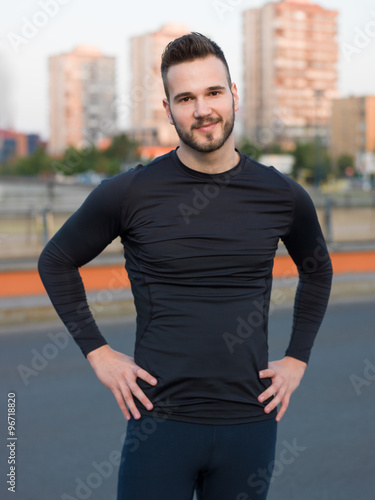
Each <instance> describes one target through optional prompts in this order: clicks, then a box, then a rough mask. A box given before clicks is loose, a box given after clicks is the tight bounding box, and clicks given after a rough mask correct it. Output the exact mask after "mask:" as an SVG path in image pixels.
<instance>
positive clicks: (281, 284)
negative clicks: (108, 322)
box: [0, 273, 375, 327]
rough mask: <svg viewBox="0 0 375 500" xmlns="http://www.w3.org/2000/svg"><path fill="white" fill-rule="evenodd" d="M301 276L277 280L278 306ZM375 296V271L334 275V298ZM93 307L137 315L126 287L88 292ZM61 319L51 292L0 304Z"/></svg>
mask: <svg viewBox="0 0 375 500" xmlns="http://www.w3.org/2000/svg"><path fill="white" fill-rule="evenodd" d="M297 281H298V280H297V278H288V279H277V280H274V285H273V288H272V294H271V302H272V304H273V305H274V306H291V305H292V304H293V301H294V296H295V291H296V286H297ZM358 297H363V298H364V297H375V273H364V274H347V275H337V276H334V279H333V284H332V291H331V297H330V300H331V301H332V300H335V299H343V298H345V299H351V298H352V299H358ZM87 298H88V302H89V304H90V309H91V311H92V313H93V315H94V317H95V318H96V319H102V318H103V319H105V318H113V317H129V316H135V314H136V312H135V307H134V303H133V298H132V294H131V291H130V290H123V291H121V292H118V293H117V294H116V297H115V298H112V297H107V298H105V297H102V296H101V294H100V291H99V292H97V293H95V292H90V293H88V294H87ZM53 321H59V319H58V316H57V314H56V312H55V310H54V308H53V307H52V305H51V303H50V301H49V298H48V297H47V295H43V296H37V297H34V296H31V297H26V296H24V297H21V298H17V299H6V300H4V301H3V303H2V305H1V307H0V324H1V326H2V327H7V326H24V325H25V324H30V323H31V324H36V323H45V322H53Z"/></svg>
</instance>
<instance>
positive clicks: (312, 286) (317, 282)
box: [282, 181, 332, 363]
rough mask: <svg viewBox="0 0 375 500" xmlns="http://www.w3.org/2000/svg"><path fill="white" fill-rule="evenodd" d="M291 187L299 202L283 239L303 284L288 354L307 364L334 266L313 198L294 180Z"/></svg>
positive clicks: (329, 288) (298, 287)
mask: <svg viewBox="0 0 375 500" xmlns="http://www.w3.org/2000/svg"><path fill="white" fill-rule="evenodd" d="M291 187H292V190H293V193H294V199H295V205H294V214H293V220H292V224H291V226H290V229H289V231H288V234H287V235H286V236H285V237H283V238H282V240H283V242H284V244H285V246H286V248H287V250H288V252H289V254H290V256H291V257H292V259H293V261H294V262H295V264H296V266H297V269H298V275H299V282H298V286H297V291H296V296H295V302H294V313H293V326H292V334H291V338H290V342H289V346H288V348H287V350H286V353H285V354H286V356H291V357H294V358H296V359H299V360H301V361H304V362H306V363H307V362H308V361H309V358H310V354H311V349H312V347H313V344H314V340H315V337H316V335H317V333H318V330H319V328H320V325H321V323H322V320H323V317H324V314H325V312H326V309H327V305H328V300H329V295H330V291H331V283H332V264H331V259H330V256H329V253H328V249H327V245H326V242H325V240H324V237H323V233H322V230H321V227H320V224H319V221H318V217H317V214H316V210H315V207H314V205H313V202H312V200H311V198H310V196H309V195H308V193H307V192H306V191H305V190H304V189H303V188H302V187H301V186H300V185H299V184H297V183H296V182H294V181H293V182H292V181H291Z"/></svg>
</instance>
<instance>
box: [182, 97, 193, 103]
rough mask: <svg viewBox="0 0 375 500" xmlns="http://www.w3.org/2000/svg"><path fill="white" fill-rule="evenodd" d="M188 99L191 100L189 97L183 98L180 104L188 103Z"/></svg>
mask: <svg viewBox="0 0 375 500" xmlns="http://www.w3.org/2000/svg"><path fill="white" fill-rule="evenodd" d="M190 99H191V98H190V97H183V98H182V99H181V102H189V101H190Z"/></svg>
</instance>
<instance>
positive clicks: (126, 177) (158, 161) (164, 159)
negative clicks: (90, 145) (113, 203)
mask: <svg viewBox="0 0 375 500" xmlns="http://www.w3.org/2000/svg"><path fill="white" fill-rule="evenodd" d="M171 153H172V152H169V153H166V154H165V155H163V156H158V157H156V158H154V159H153V160H151V161H150V162H148V163H138V164H137V165H135V166H134V167H132V168H130V169H129V170H126V171H125V172H121V173H119V174H117V175H115V176H113V177H109V178H107V179H104V181H103V182H102V184H107V185H108V187H110V186H111V187H115V186H116V187H117V188H119V189H123V188H126V187H128V186H129V185H130V184H132V183H133V181H134V180H135V179H136V178H137V177H141V178H142V177H144V176H147V174H152V173H153V172H154V171H155V169H156V168H159V169H160V166H161V165H163V164H167V163H169V161H170V158H171ZM159 173H160V172H159Z"/></svg>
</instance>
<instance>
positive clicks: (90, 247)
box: [38, 175, 157, 419]
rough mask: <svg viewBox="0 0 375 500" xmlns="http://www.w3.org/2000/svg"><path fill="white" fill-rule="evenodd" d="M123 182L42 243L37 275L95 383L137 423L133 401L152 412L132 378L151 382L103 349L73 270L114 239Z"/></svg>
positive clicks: (95, 195) (104, 188)
mask: <svg viewBox="0 0 375 500" xmlns="http://www.w3.org/2000/svg"><path fill="white" fill-rule="evenodd" d="M128 177H130V175H128ZM124 181H125V182H124ZM128 181H129V179H128V178H127V177H124V176H123V177H121V176H116V177H115V178H113V179H110V180H109V181H105V182H103V183H102V184H101V185H100V186H98V187H97V188H96V189H95V190H94V191H93V192H92V193H91V194H90V195H89V196H88V198H87V199H86V200H85V202H84V203H83V204H82V206H81V207H80V208H79V209H78V210H77V211H76V212H75V213H74V214H73V215H72V216H71V217H70V218H69V219H68V220H67V221H66V223H65V224H64V225H63V226H62V228H61V229H60V230H59V231H58V232H57V233H56V234H55V235H54V237H53V238H52V239H51V240H50V241H49V242H48V243H47V245H46V247H45V248H44V250H43V252H42V254H41V256H40V257H39V261H38V269H39V274H40V277H41V279H42V281H43V284H44V286H45V288H46V290H47V293H48V295H49V297H50V299H51V302H52V304H53V306H54V307H55V309H56V312H57V313H58V315H59V316H60V318H61V320H62V321H63V323H64V324H65V326H66V327H67V329H68V330H69V332H70V333H71V334H72V336H73V338H74V340H75V342H76V343H77V344H78V346H79V347H80V349H81V351H82V353H83V354H84V356H86V357H87V359H88V361H89V362H90V364H91V366H92V368H93V369H94V371H95V373H96V375H97V376H98V378H99V380H100V381H101V382H102V383H103V384H104V385H105V386H106V387H107V388H109V389H110V390H111V391H112V392H113V394H114V396H115V398H116V400H117V402H118V404H119V406H120V408H121V410H122V411H123V413H124V415H125V417H126V418H127V419H130V414H129V412H128V409H127V406H128V408H129V409H130V410H131V412H132V414H133V415H134V417H135V418H139V417H140V415H139V412H138V410H137V409H136V406H135V404H134V400H133V395H135V396H136V397H137V398H138V399H139V400H140V401H141V403H142V404H144V405H145V406H146V407H149V405H151V407H152V403H151V401H149V400H148V398H147V397H146V396H145V394H144V393H143V391H142V390H141V389H140V388H139V386H138V385H137V383H136V379H137V377H139V378H142V379H143V380H145V381H146V382H148V383H150V384H152V385H155V384H156V383H157V381H156V380H155V379H154V377H152V376H151V375H150V374H149V373H148V372H146V371H145V370H143V369H142V368H141V367H139V366H137V365H136V364H135V362H134V359H133V358H131V357H129V356H126V355H124V354H122V353H119V352H116V351H114V350H113V349H111V348H110V347H109V345H108V344H107V341H106V340H105V338H104V337H103V336H102V334H101V333H100V331H99V328H98V326H97V324H96V322H95V320H94V318H93V316H92V313H91V311H90V308H89V306H88V304H87V299H86V293H85V288H84V285H83V282H82V279H81V276H80V273H79V267H81V266H82V265H84V264H86V263H87V262H89V261H90V260H92V259H93V258H94V257H96V256H97V255H98V254H99V253H100V252H101V251H102V250H103V249H104V248H105V247H106V246H107V245H108V244H109V243H110V242H111V241H112V240H113V239H114V238H116V237H117V236H118V235H119V233H120V230H121V213H122V206H123V199H124V196H125V194H126V188H127V183H128Z"/></svg>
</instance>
